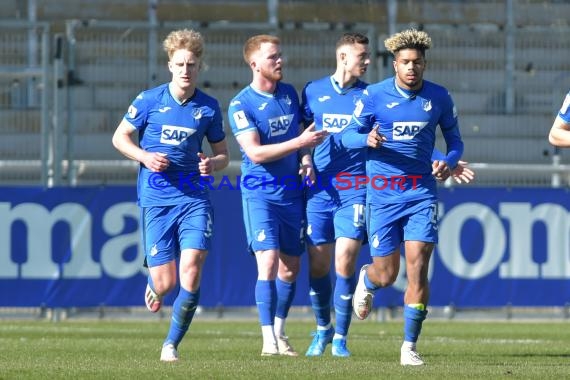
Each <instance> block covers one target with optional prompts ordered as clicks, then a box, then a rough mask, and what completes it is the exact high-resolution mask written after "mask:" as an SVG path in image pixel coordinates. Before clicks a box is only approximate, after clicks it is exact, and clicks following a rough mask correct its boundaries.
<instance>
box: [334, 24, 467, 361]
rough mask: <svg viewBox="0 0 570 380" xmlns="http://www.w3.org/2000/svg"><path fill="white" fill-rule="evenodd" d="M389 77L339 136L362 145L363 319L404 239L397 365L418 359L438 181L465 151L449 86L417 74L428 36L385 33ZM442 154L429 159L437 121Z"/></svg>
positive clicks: (391, 277) (371, 90)
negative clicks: (366, 251)
mask: <svg viewBox="0 0 570 380" xmlns="http://www.w3.org/2000/svg"><path fill="white" fill-rule="evenodd" d="M385 46H386V48H387V49H388V50H389V51H390V52H391V53H392V54H393V55H394V61H393V66H394V70H395V76H394V77H391V78H388V79H386V80H384V81H381V82H379V83H377V84H373V85H370V86H368V87H367V89H366V91H364V93H363V96H362V98H361V100H360V101H359V102H358V105H357V106H356V108H355V110H354V114H353V119H352V121H351V124H350V125H349V127H348V128H347V130H346V131H345V133H344V134H343V137H342V142H343V144H344V145H345V146H346V147H348V148H355V149H360V148H363V147H368V150H367V161H366V173H367V176H368V179H369V182H368V184H367V194H366V197H367V200H366V204H367V210H366V213H367V215H366V219H367V228H368V236H369V241H370V254H371V256H372V263H371V264H368V265H364V266H363V267H362V268H361V270H360V275H359V278H358V284H357V286H356V290H355V292H354V296H353V309H354V312H355V314H356V316H357V317H358V318H359V319H365V318H366V317H367V316H368V314H369V313H370V310H371V308H372V301H373V297H374V293H375V291H376V290H377V289H379V288H383V287H387V286H389V285H391V284H393V283H394V281H395V280H396V278H397V275H398V271H399V266H400V247H401V244H402V243H404V250H405V260H406V272H407V280H408V286H407V289H406V291H405V294H404V342H403V344H402V347H401V350H400V364H401V365H415V366H417V365H423V364H424V361H423V359H422V358H421V356H420V355H419V354H418V352H417V350H416V342H417V340H418V337H419V335H420V332H421V327H422V323H423V321H424V319H425V318H426V315H427V310H426V306H427V304H428V301H429V284H428V266H429V260H430V257H431V254H432V251H433V249H434V246H435V244H436V243H437V238H438V236H437V187H436V179H437V178H439V177H442V176H444V177H445V176H448V175H449V173H450V172H451V168H454V167H455V166H456V165H457V164H458V161H459V159H460V157H461V155H462V153H463V142H462V140H461V135H460V132H459V126H458V120H457V112H456V109H455V106H454V104H453V101H452V99H451V96H450V95H449V93H448V91H447V90H446V89H445V88H444V87H442V86H439V85H437V84H435V83H432V82H429V81H427V80H424V79H423V73H424V70H425V67H426V58H425V51H426V50H427V49H429V48H430V46H431V38H430V37H429V36H428V35H427V33H425V32H423V31H417V30H415V29H410V30H405V31H403V32H400V33H396V34H394V35H392V36H390V37H389V38H388V39H387V40H386V41H385ZM438 125H439V126H440V128H441V130H442V133H443V137H444V139H445V142H446V145H447V153H446V154H445V156H444V157H442V159H441V160H435V161H433V163H432V160H431V157H432V151H433V149H434V145H435V139H436V133H435V132H436V127H437V126H438Z"/></svg>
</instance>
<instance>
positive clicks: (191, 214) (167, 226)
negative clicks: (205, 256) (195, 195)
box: [141, 199, 213, 267]
mask: <svg viewBox="0 0 570 380" xmlns="http://www.w3.org/2000/svg"><path fill="white" fill-rule="evenodd" d="M141 220H142V231H143V232H142V233H143V248H144V251H145V258H146V263H147V265H148V266H149V267H154V266H157V265H162V264H166V263H168V262H171V261H172V260H175V259H176V258H177V257H178V255H179V254H180V251H182V250H184V249H189V248H192V249H200V250H206V251H207V250H209V249H210V243H211V240H212V227H213V226H212V223H213V212H212V206H211V204H210V201H209V200H204V199H195V200H192V201H191V202H188V203H184V204H180V205H175V206H153V207H143V208H141Z"/></svg>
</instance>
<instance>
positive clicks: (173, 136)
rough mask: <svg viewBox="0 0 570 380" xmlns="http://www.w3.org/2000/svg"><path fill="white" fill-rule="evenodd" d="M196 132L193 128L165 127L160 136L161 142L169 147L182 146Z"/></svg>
mask: <svg viewBox="0 0 570 380" xmlns="http://www.w3.org/2000/svg"><path fill="white" fill-rule="evenodd" d="M195 132H196V130H195V129H192V128H187V127H176V126H174V125H163V126H162V132H161V134H160V142H161V143H163V144H168V145H180V144H181V143H182V142H183V141H184V140H186V139H187V138H188V137H190V136H192V135H193V134H194V133H195Z"/></svg>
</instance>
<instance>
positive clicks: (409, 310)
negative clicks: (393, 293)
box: [404, 305, 427, 343]
mask: <svg viewBox="0 0 570 380" xmlns="http://www.w3.org/2000/svg"><path fill="white" fill-rule="evenodd" d="M426 316H427V310H418V309H415V308H413V307H409V306H408V305H404V341H405V342H412V343H416V342H417V341H418V338H419V336H420V333H421V331H422V323H423V321H424V319H426Z"/></svg>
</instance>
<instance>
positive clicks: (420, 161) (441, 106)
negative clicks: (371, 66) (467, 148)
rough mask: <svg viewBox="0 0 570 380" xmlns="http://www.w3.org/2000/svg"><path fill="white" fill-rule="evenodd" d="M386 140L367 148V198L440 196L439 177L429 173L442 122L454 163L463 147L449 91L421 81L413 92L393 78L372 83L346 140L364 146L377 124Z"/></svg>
mask: <svg viewBox="0 0 570 380" xmlns="http://www.w3.org/2000/svg"><path fill="white" fill-rule="evenodd" d="M376 124H377V125H378V126H379V129H378V132H379V133H382V134H383V135H384V136H386V138H387V141H386V142H385V143H384V144H383V145H382V146H381V147H380V148H379V149H370V148H369V149H368V157H367V163H366V172H367V175H368V177H369V178H368V179H369V183H368V191H367V201H368V202H371V203H400V202H408V201H412V200H419V199H428V198H432V199H436V198H437V188H436V180H435V178H434V177H433V176H432V175H431V172H432V166H431V156H432V152H433V150H434V146H435V139H436V128H437V126H438V125H439V126H440V128H441V130H442V133H443V137H444V138H445V141H446V144H447V155H446V161H447V163H448V165H450V166H451V167H454V166H455V165H457V161H458V160H459V158H461V154H462V153H463V142H462V141H461V135H460V133H459V126H458V120H457V112H456V109H455V106H454V104H453V100H452V99H451V96H450V95H449V93H448V91H447V90H446V89H445V88H444V87H442V86H439V85H437V84H435V83H432V82H429V81H425V80H424V81H423V86H422V88H421V90H419V91H417V92H414V93H411V92H407V91H404V90H402V89H401V88H398V87H397V86H396V83H395V78H394V77H392V78H388V79H386V80H384V81H382V82H379V83H376V84H373V85H370V86H368V88H367V89H366V90H365V91H364V93H363V95H362V98H361V100H360V101H359V103H358V105H357V106H356V108H355V110H354V115H353V119H352V121H351V124H350V126H349V128H348V130H347V132H345V135H344V137H343V142H344V143H345V144H346V145H348V146H356V145H355V144H352V142H354V137H355V134H358V133H360V139H361V140H360V144H358V146H366V135H364V133H368V132H370V131H371V130H372V129H373V127H374V125H376Z"/></svg>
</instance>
